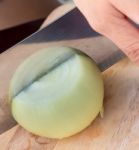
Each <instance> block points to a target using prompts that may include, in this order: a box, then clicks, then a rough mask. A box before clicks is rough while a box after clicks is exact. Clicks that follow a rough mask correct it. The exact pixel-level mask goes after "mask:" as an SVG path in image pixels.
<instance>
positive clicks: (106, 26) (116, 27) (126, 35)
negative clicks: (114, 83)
mask: <svg viewBox="0 0 139 150" xmlns="http://www.w3.org/2000/svg"><path fill="white" fill-rule="evenodd" d="M117 1H118V0H117ZM119 1H120V0H119ZM121 1H122V0H121ZM133 1H134V0H133ZM75 3H76V5H77V6H78V7H79V9H80V10H81V11H82V13H83V14H84V15H85V16H86V18H87V20H88V22H89V23H90V25H91V26H92V28H94V29H95V30H96V31H97V32H99V33H101V34H103V35H105V36H106V37H108V38H109V39H111V40H112V41H113V42H114V43H115V44H116V45H117V46H118V47H119V48H120V49H121V50H123V52H124V53H125V54H126V55H127V56H128V57H129V58H130V59H131V60H132V61H133V62H135V63H136V64H138V65H139V31H138V30H137V29H136V28H135V27H134V26H133V25H132V24H131V23H130V22H129V21H128V20H127V19H126V17H125V16H124V15H123V13H121V12H120V11H118V10H117V9H116V8H114V6H112V5H111V4H110V3H108V1H106V0H94V1H91V0H86V1H84V0H75Z"/></svg>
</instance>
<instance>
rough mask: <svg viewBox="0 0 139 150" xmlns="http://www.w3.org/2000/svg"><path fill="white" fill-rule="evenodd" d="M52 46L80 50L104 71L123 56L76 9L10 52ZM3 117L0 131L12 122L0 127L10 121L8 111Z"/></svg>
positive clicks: (27, 51)
mask: <svg viewBox="0 0 139 150" xmlns="http://www.w3.org/2000/svg"><path fill="white" fill-rule="evenodd" d="M53 45H55V46H56V45H62V46H70V47H75V48H77V49H80V50H81V51H83V52H85V53H87V54H88V55H89V56H90V57H91V58H93V59H94V60H95V62H96V63H97V64H98V66H99V67H100V69H101V71H104V70H106V69H107V68H108V67H110V66H112V65H113V64H114V63H116V62H117V61H119V60H120V59H121V58H123V57H124V56H125V55H124V54H123V53H122V52H121V51H120V50H119V49H118V48H117V46H115V45H114V44H113V43H112V42H111V41H110V40H108V39H107V38H106V37H104V36H101V35H99V34H98V33H97V32H95V31H93V30H92V29H91V28H90V26H89V25H88V23H87V21H86V19H85V18H84V17H83V16H82V15H81V13H80V12H79V11H78V10H77V9H73V10H72V11H71V12H69V13H68V14H66V15H64V16H63V17H61V18H60V19H58V20H57V21H55V22H54V23H52V24H50V25H49V26H48V27H46V28H44V29H42V30H39V31H38V32H36V33H34V34H33V35H31V36H30V37H28V38H26V39H25V40H23V41H22V42H20V43H18V44H17V45H15V46H14V47H12V48H10V49H9V51H10V52H12V53H15V52H16V53H18V52H20V49H22V50H24V52H25V53H26V54H27V55H28V53H29V52H30V51H31V52H32V51H33V52H34V51H36V50H39V49H41V48H46V47H49V46H53ZM22 54H23V53H22ZM20 58H21V57H20ZM16 59H18V56H16ZM9 61H10V62H11V60H9ZM5 73H6V72H5ZM3 111H6V110H3ZM5 118H6V119H5V120H4V122H2V123H0V133H2V132H4V131H5V130H8V129H9V128H11V124H10V126H9V127H5V128H3V127H1V126H2V125H3V124H7V122H13V118H12V117H11V116H10V114H9V116H5ZM12 125H15V124H14V123H13V124H12Z"/></svg>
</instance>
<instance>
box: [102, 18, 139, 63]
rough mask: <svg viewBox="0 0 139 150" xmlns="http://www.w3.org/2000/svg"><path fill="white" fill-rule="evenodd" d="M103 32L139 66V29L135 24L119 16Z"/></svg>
mask: <svg viewBox="0 0 139 150" xmlns="http://www.w3.org/2000/svg"><path fill="white" fill-rule="evenodd" d="M100 32H101V31H100ZM102 34H104V35H105V36H106V37H108V38H109V39H111V40H112V41H113V42H114V43H115V44H116V45H117V46H118V47H119V48H120V49H121V50H122V51H123V52H124V53H125V54H126V55H127V56H128V57H129V58H130V59H131V61H133V62H134V63H136V64H137V65H138V66H139V31H138V29H137V28H135V27H134V26H133V24H131V23H130V22H129V21H128V20H127V19H125V18H117V19H115V21H114V23H113V24H111V26H109V29H107V30H106V31H105V32H102Z"/></svg>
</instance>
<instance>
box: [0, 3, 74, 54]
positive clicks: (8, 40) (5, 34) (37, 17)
mask: <svg viewBox="0 0 139 150" xmlns="http://www.w3.org/2000/svg"><path fill="white" fill-rule="evenodd" d="M71 2H72V0H0V52H3V51H4V50H6V49H8V48H10V47H11V46H13V45H14V44H16V43H17V42H19V41H21V40H22V39H24V38H25V37H27V36H29V35H30V34H32V33H33V32H35V31H37V30H38V29H39V28H40V26H41V25H42V23H43V22H44V20H45V19H46V18H47V16H48V15H49V14H50V13H51V12H52V11H53V10H54V9H55V8H57V7H59V6H60V5H63V4H67V3H71Z"/></svg>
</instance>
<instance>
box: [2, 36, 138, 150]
mask: <svg viewBox="0 0 139 150" xmlns="http://www.w3.org/2000/svg"><path fill="white" fill-rule="evenodd" d="M104 42H108V41H107V40H105V39H104ZM90 43H92V39H91V38H86V39H78V40H70V41H63V42H62V43H61V42H52V43H49V44H46V43H37V44H35V43H34V44H29V45H20V46H17V47H16V49H14V50H12V49H11V50H8V51H6V52H4V53H2V54H1V55H0V132H2V131H4V130H5V128H6V126H9V125H12V124H15V122H14V121H13V119H12V118H9V117H8V116H9V114H10V106H9V103H8V88H9V82H10V79H11V77H12V75H13V73H14V72H15V70H16V68H17V67H18V66H19V65H20V64H21V63H22V62H23V61H24V59H25V58H27V57H28V56H29V55H31V54H32V53H34V52H35V51H38V50H39V49H41V48H42V47H44V46H45V47H49V46H52V45H65V46H73V47H76V48H79V49H81V50H82V51H84V52H86V53H88V54H89V55H90V56H91V57H93V56H92V51H91V50H90V47H91V44H90ZM89 45H90V46H89ZM98 48H99V47H98ZM102 51H103V50H102ZM96 53H97V52H96ZM102 57H103V56H102ZM102 74H103V79H104V85H105V98H104V117H103V118H101V117H100V116H98V117H97V118H96V120H95V121H94V122H92V124H91V125H90V126H89V127H88V128H86V129H85V130H84V131H82V132H81V133H79V134H76V135H74V136H72V137H69V138H66V139H62V140H52V139H48V138H43V137H39V136H36V135H33V134H31V133H29V132H28V131H26V130H25V129H23V128H22V127H20V126H19V125H15V126H14V127H13V128H11V129H10V130H8V131H7V132H4V133H3V134H1V135H0V149H1V150H139V67H137V66H135V65H134V64H133V63H131V62H130V61H129V60H128V59H127V58H126V59H124V60H122V61H121V62H118V63H117V64H115V65H114V66H112V67H111V68H109V69H108V70H106V71H105V72H103V73H102ZM92 92H93V91H92ZM4 121H5V122H6V123H5V124H4V123H3V122H4Z"/></svg>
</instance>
